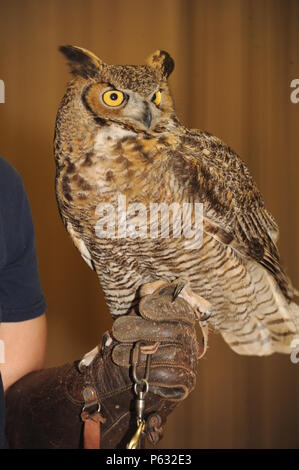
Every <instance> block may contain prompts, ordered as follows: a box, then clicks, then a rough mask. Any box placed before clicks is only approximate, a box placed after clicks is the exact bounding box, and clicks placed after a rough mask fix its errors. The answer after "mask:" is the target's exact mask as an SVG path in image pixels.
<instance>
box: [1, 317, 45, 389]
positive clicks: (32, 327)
mask: <svg viewBox="0 0 299 470" xmlns="http://www.w3.org/2000/svg"><path fill="white" fill-rule="evenodd" d="M0 338H1V340H2V341H3V344H4V346H5V362H4V363H3V364H0V371H1V374H2V381H3V387H4V391H6V390H7V389H8V387H10V385H12V384H13V383H14V382H16V381H17V380H19V379H20V378H21V377H23V376H24V375H26V374H28V373H29V372H31V371H34V370H38V369H41V368H43V367H44V362H45V354H46V315H45V314H43V315H41V316H39V317H37V318H33V319H31V320H26V321H22V322H13V323H1V324H0Z"/></svg>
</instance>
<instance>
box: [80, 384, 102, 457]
mask: <svg viewBox="0 0 299 470" xmlns="http://www.w3.org/2000/svg"><path fill="white" fill-rule="evenodd" d="M82 393H83V398H84V406H83V409H82V413H81V419H82V421H83V423H84V431H83V440H84V449H100V443H101V423H104V422H105V421H106V419H105V418H104V417H103V416H101V415H100V409H101V405H100V402H99V400H98V397H97V393H96V390H95V388H94V387H92V386H91V385H87V386H86V387H85V388H84V389H83V392H82Z"/></svg>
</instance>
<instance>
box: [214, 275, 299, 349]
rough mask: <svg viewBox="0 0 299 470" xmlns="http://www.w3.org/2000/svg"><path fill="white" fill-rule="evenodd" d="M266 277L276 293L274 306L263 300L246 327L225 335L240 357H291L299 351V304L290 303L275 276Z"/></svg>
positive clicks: (273, 292) (273, 301)
mask: <svg viewBox="0 0 299 470" xmlns="http://www.w3.org/2000/svg"><path fill="white" fill-rule="evenodd" d="M265 275H266V278H267V279H266V281H267V286H268V287H269V288H270V289H269V290H270V292H271V294H272V299H271V300H272V302H271V307H270V306H269V304H267V303H266V302H264V301H263V300H262V301H261V302H260V304H258V308H257V310H255V311H254V312H252V314H251V315H250V319H249V321H248V322H247V324H246V326H244V328H242V329H240V328H238V329H237V330H236V331H234V330H233V329H232V331H230V332H227V333H226V332H223V333H222V336H223V338H224V339H225V341H226V342H227V343H228V344H229V346H230V347H231V348H232V349H233V350H234V351H235V352H236V353H238V354H244V355H250V356H252V355H255V356H267V355H270V354H273V353H275V352H278V353H285V354H291V353H292V352H293V351H294V349H296V347H297V348H298V344H299V305H297V303H295V302H293V301H291V302H289V301H287V299H286V298H285V297H284V295H283V294H282V292H281V290H280V289H279V287H278V286H277V284H276V282H275V280H274V279H273V277H272V276H271V275H270V274H268V273H265ZM269 290H268V294H269ZM268 298H269V297H268ZM273 307H274V308H273Z"/></svg>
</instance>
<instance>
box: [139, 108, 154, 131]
mask: <svg viewBox="0 0 299 470" xmlns="http://www.w3.org/2000/svg"><path fill="white" fill-rule="evenodd" d="M152 119H153V117H152V113H151V111H150V109H149V108H146V109H145V111H144V113H143V116H142V122H143V124H144V125H145V126H146V127H147V128H148V129H149V128H150V127H151V123H152Z"/></svg>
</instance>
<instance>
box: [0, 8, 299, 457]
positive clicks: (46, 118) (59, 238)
mask: <svg viewBox="0 0 299 470" xmlns="http://www.w3.org/2000/svg"><path fill="white" fill-rule="evenodd" d="M64 43H71V44H76V45H80V46H83V47H86V48H89V49H91V50H93V51H94V52H95V53H97V54H98V55H99V56H100V57H101V58H103V60H105V61H107V62H111V63H143V61H144V59H145V57H146V56H147V55H148V54H149V53H150V52H152V51H154V50H155V49H157V48H163V49H166V50H168V51H169V52H170V53H171V54H172V55H173V57H174V58H175V61H176V70H175V73H174V75H173V76H172V77H171V84H172V90H173V94H174V98H175V101H176V106H177V111H178V115H179V116H180V118H181V119H182V121H183V122H185V123H186V124H187V125H188V126H191V127H196V128H203V129H206V130H208V131H210V132H212V133H213V134H216V135H217V136H219V137H221V138H222V139H224V140H225V141H226V142H227V143H228V144H230V145H231V146H232V147H233V148H234V149H235V150H236V151H237V152H238V153H239V154H240V155H241V156H242V158H243V159H244V160H245V161H246V162H247V164H248V165H249V167H250V169H251V171H252V173H253V175H254V177H255V178H256V180H257V182H258V184H259V187H260V189H261V190H262V192H263V194H264V197H265V201H266V203H267V206H268V208H269V209H270V210H271V211H272V213H273V214H274V216H275V217H276V219H277V221H278V223H279V225H280V228H281V239H280V251H281V255H282V258H283V260H284V262H285V264H286V266H287V267H288V272H289V274H290V275H291V277H292V279H293V282H294V283H295V284H297V286H298V285H299V273H298V264H299V249H298V228H299V218H298V210H297V208H298V202H299V190H298V174H299V163H298V151H299V144H298V129H299V104H298V105H295V104H292V103H291V102H290V91H291V90H290V82H291V80H292V79H294V78H299V59H298V57H299V50H298V44H299V2H298V1H297V0H290V1H288V0H252V1H249V0H209V1H208V0H197V1H195V0H193V1H192V0H159V1H158V0H151V1H150V0H72V1H71V0H43V1H41V0H10V1H9V2H8V1H4V0H0V78H1V79H2V80H4V81H5V84H6V104H5V105H1V106H0V133H1V140H0V153H1V154H2V155H3V156H5V157H6V158H7V159H8V160H9V161H10V162H11V163H13V164H14V165H15V166H16V168H17V169H18V170H19V172H20V173H21V175H22V177H23V179H24V182H25V185H26V188H27V191H28V195H29V198H30V201H31V205H32V212H33V216H34V221H35V229H36V239H37V249H38V255H39V265H40V272H41V278H42V283H43V288H44V291H45V295H46V297H47V302H48V324H49V346H48V365H49V366H51V365H54V364H60V363H63V362H66V361H68V360H72V359H74V358H78V357H80V356H81V355H82V354H83V353H84V352H86V351H87V350H89V349H91V348H92V347H93V346H94V344H95V343H96V342H97V341H98V339H99V338H100V337H101V335H102V333H103V332H104V331H105V330H106V329H107V328H109V327H110V325H111V319H110V316H109V313H108V311H107V308H106V306H105V303H104V300H103V296H102V293H101V291H100V288H99V286H98V282H97V279H96V276H95V275H93V273H92V272H91V271H90V270H89V268H88V266H87V265H85V263H84V262H83V261H82V260H81V257H80V256H79V254H78V253H77V252H76V250H75V248H74V247H73V246H72V243H71V241H70V239H69V237H68V235H67V234H66V232H65V230H64V228H63V225H62V223H61V221H60V219H59V215H58V211H57V208H56V201H55V194H54V174H55V168H54V162H53V153H52V139H53V129H54V121H55V114H56V110H57V107H58V104H59V100H60V98H61V96H62V95H63V93H64V90H65V84H66V81H67V80H68V78H69V75H68V70H67V67H66V65H65V64H64V60H63V58H62V57H61V56H60V54H59V53H58V52H57V47H58V45H59V44H64ZM0 191H1V188H0ZM298 394H299V364H298V365H293V364H292V363H291V362H290V358H289V357H288V356H279V355H275V356H272V357H269V358H247V357H241V356H237V355H236V354H234V353H233V352H231V351H230V349H229V348H228V346H226V345H225V344H224V342H223V341H222V339H221V338H220V337H219V336H216V335H214V336H213V337H212V338H211V342H210V349H209V351H208V354H207V356H206V358H205V359H204V360H203V361H202V362H201V367H200V373H199V380H198V386H197V389H196V391H195V392H194V393H193V394H192V395H191V396H190V397H189V398H188V399H187V400H186V402H185V403H184V404H182V405H181V406H180V407H179V408H178V409H177V411H176V412H175V413H174V414H173V416H172V417H171V418H170V420H169V423H168V427H167V429H166V433H165V438H164V440H163V441H162V443H161V446H162V447H210V448H215V447H296V446H298V444H299V403H298Z"/></svg>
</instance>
